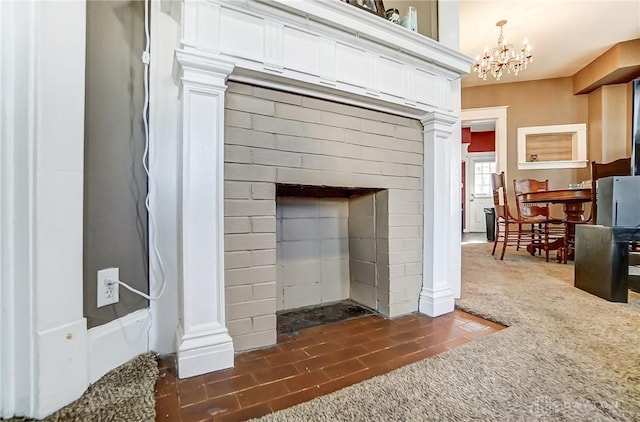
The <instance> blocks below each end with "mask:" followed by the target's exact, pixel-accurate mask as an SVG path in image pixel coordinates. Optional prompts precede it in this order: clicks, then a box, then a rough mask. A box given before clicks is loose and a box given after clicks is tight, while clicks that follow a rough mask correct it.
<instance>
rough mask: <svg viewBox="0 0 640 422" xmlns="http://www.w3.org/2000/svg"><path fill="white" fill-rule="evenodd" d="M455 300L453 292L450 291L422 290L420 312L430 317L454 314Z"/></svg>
mask: <svg viewBox="0 0 640 422" xmlns="http://www.w3.org/2000/svg"><path fill="white" fill-rule="evenodd" d="M454 307H455V300H454V297H453V292H452V291H451V290H450V289H445V290H439V291H430V290H426V289H422V291H421V292H420V304H419V307H418V310H419V311H420V313H422V314H425V315H428V316H430V317H437V316H440V315H444V314H448V313H449V312H453V309H454Z"/></svg>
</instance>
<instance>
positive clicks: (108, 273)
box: [97, 268, 120, 308]
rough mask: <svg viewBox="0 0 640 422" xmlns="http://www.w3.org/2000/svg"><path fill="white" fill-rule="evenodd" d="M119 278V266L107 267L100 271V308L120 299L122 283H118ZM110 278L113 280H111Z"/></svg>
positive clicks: (98, 290)
mask: <svg viewBox="0 0 640 422" xmlns="http://www.w3.org/2000/svg"><path fill="white" fill-rule="evenodd" d="M119 279H120V269H119V268H105V269H104V270H99V271H98V286H97V287H98V289H97V292H98V308H100V307H102V306H106V305H111V304H112V303H116V302H118V301H119V300H120V294H119V292H120V285H119V284H118V283H116V280H119ZM110 280H113V281H112V282H110Z"/></svg>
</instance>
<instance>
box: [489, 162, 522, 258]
mask: <svg viewBox="0 0 640 422" xmlns="http://www.w3.org/2000/svg"><path fill="white" fill-rule="evenodd" d="M491 190H492V191H493V206H494V207H495V210H496V222H495V224H496V226H495V227H496V230H495V236H494V240H493V250H492V251H491V255H495V253H496V247H497V246H498V243H499V242H502V252H501V254H500V259H501V260H503V259H504V253H505V250H506V249H507V246H508V245H510V246H516V247H517V246H518V245H519V240H520V237H519V235H518V230H517V228H516V226H517V225H519V224H522V221H521V220H519V219H518V218H516V217H514V216H513V215H512V214H511V211H510V210H509V201H508V197H507V196H508V195H507V186H506V184H505V180H504V172H502V173H500V174H497V173H492V174H491Z"/></svg>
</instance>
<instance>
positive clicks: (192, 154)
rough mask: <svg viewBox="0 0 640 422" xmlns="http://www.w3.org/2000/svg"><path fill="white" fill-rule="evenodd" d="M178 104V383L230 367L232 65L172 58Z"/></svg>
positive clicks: (196, 57) (201, 56)
mask: <svg viewBox="0 0 640 422" xmlns="http://www.w3.org/2000/svg"><path fill="white" fill-rule="evenodd" d="M176 62H177V63H176V64H177V70H178V73H177V74H176V75H175V76H176V77H178V78H179V86H180V93H181V99H182V125H181V128H182V145H181V149H180V151H181V153H182V157H181V160H180V158H178V162H179V163H181V165H180V164H179V165H178V169H179V170H178V173H179V174H178V198H179V201H178V204H179V209H178V251H177V253H178V291H179V299H178V300H179V306H178V307H179V317H180V320H179V323H178V328H177V331H176V350H177V355H178V376H179V378H187V377H192V376H195V375H199V374H203V373H207V372H211V371H216V370H219V369H223V368H230V367H232V366H233V343H232V341H231V337H230V336H229V333H228V330H227V328H226V326H225V302H224V221H223V219H224V195H223V187H224V94H225V91H226V89H227V86H226V81H227V77H228V76H229V74H230V73H231V71H232V70H233V64H231V63H228V62H225V61H222V60H219V59H218V58H216V57H213V56H210V55H208V54H206V53H194V52H190V51H185V50H176Z"/></svg>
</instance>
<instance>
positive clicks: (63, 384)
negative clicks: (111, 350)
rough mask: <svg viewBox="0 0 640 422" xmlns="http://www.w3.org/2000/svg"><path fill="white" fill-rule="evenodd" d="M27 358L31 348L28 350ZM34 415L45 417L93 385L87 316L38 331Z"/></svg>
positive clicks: (25, 352)
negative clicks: (89, 376)
mask: <svg viewBox="0 0 640 422" xmlns="http://www.w3.org/2000/svg"><path fill="white" fill-rule="evenodd" d="M24 354H25V357H24V358H25V359H27V358H28V357H27V356H28V351H26V350H25V351H24ZM36 359H37V362H38V363H37V366H36V368H38V370H37V371H35V375H36V379H35V380H34V381H35V384H34V386H33V387H34V388H35V393H34V394H35V395H34V397H35V399H34V402H35V407H34V410H33V414H31V415H30V416H33V417H35V418H38V419H42V418H44V417H46V416H49V415H50V414H51V413H53V412H55V411H56V410H58V409H60V408H61V407H63V406H65V405H67V404H69V403H71V402H72V401H74V400H76V399H78V397H80V396H81V395H82V394H83V393H84V392H85V390H86V389H87V386H88V385H89V380H88V377H87V320H86V319H85V318H82V319H79V320H77V321H75V322H72V323H69V324H65V325H62V326H58V327H55V328H52V329H48V330H45V331H40V332H38V353H37V355H36Z"/></svg>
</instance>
